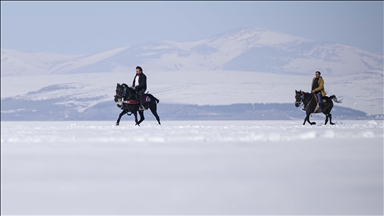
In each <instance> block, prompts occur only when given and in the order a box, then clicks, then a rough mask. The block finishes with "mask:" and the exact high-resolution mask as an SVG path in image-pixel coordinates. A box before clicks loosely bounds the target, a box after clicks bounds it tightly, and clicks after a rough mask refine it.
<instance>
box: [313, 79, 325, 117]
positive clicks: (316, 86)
mask: <svg viewBox="0 0 384 216" xmlns="http://www.w3.org/2000/svg"><path fill="white" fill-rule="evenodd" d="M320 75H321V73H320V71H316V72H315V77H313V79H312V93H314V94H315V95H316V96H317V101H318V103H319V107H320V112H321V109H322V108H323V101H322V100H323V97H324V96H325V95H326V94H325V91H324V80H323V77H321V76H320Z"/></svg>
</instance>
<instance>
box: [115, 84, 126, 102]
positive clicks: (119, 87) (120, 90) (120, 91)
mask: <svg viewBox="0 0 384 216" xmlns="http://www.w3.org/2000/svg"><path fill="white" fill-rule="evenodd" d="M124 96H125V94H124V86H123V85H120V84H119V83H117V85H116V94H115V96H114V97H115V98H114V101H115V102H120V101H122V99H123V98H124Z"/></svg>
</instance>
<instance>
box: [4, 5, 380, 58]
mask: <svg viewBox="0 0 384 216" xmlns="http://www.w3.org/2000/svg"><path fill="white" fill-rule="evenodd" d="M243 27H258V28H263V29H267V30H273V31H279V32H282V33H286V34H291V35H294V36H299V37H303V38H307V39H313V40H316V41H321V42H330V43H340V44H345V45H350V46H354V47H357V48H360V49H363V50H366V51H369V52H373V53H378V54H383V2H382V1H381V2H379V1H376V2H362V1H361V2H356V1H352V2H347V1H340V2H323V1H316V2H314V1H308V2H301V1H297V2H285V1H282V2H278V1H273V2H261V1H245V2H235V1H233V2H231V1H222V2H220V1H212V2H199V1H180V2H173V1H172V2H166V1H163V2H161V1H159V2H157V1H156V2H151V1H145V2H132V1H117V2H100V1H95V2H91V1H84V2H76V1H64V2H56V1H55V2H53V1H52V2H11V1H7V2H4V1H1V48H5V49H16V50H19V51H24V52H50V53H61V54H93V53H97V52H102V51H106V50H109V49H114V48H119V47H125V46H133V45H139V44H144V43H146V42H152V41H162V40H173V41H194V40H199V39H204V38H208V37H212V36H215V35H218V34H222V33H225V32H226V31H232V30H235V29H239V28H243Z"/></svg>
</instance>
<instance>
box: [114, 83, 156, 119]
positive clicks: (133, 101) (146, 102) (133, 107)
mask: <svg viewBox="0 0 384 216" xmlns="http://www.w3.org/2000/svg"><path fill="white" fill-rule="evenodd" d="M114 101H115V102H116V103H117V102H120V101H122V102H123V103H122V104H121V105H120V104H117V107H119V108H121V109H122V110H123V111H122V112H121V113H120V115H119V118H118V119H117V122H116V125H119V123H120V119H121V117H122V116H123V115H125V114H128V115H130V114H129V113H128V112H130V113H132V114H133V115H134V116H135V122H136V125H138V126H140V123H141V122H142V121H144V119H145V118H144V110H139V98H138V95H137V93H136V91H135V90H134V89H132V88H131V87H129V86H128V85H127V84H125V83H123V84H121V85H120V84H119V83H117V86H116V95H115V99H114ZM157 103H159V99H157V98H156V97H155V96H153V95H151V94H144V95H143V106H144V108H145V110H147V109H148V108H149V109H150V110H151V112H152V114H153V115H154V116H155V117H156V120H157V122H158V123H159V124H160V117H159V115H157ZM137 112H139V115H140V120H139V121H138V120H137Z"/></svg>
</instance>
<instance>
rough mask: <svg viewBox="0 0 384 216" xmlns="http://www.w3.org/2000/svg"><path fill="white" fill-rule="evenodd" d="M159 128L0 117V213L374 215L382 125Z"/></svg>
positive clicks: (378, 202)
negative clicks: (13, 119)
mask: <svg viewBox="0 0 384 216" xmlns="http://www.w3.org/2000/svg"><path fill="white" fill-rule="evenodd" d="M321 122H322V121H321ZM318 123H320V122H318ZM162 124H163V125H161V126H160V125H157V124H156V123H155V122H154V121H144V122H143V123H142V124H141V126H140V127H137V126H134V122H133V120H132V119H130V120H122V122H121V125H120V126H118V127H116V126H115V125H114V122H96V121H88V122H79V121H78V122H66V121H63V122H48V121H46V122H4V121H3V122H1V207H2V209H1V213H2V215H10V214H20V215H21V214H28V215H32V214H36V215H42V214H51V215H59V214H61V215H64V214H67V215H75V214H76V215H85V214H104V215H106V214H110V215H112V214H113V215H118V214H153V215H155V214H157V215H159V214H184V215H185V214H206V215H208V214H238V215H240V214H293V215H298V214H306V215H315V214H316V215H330V214H331V215H348V214H357V215H368V214H376V215H382V214H383V121H343V122H337V125H335V126H330V125H326V126H324V125H321V126H311V125H305V126H303V125H302V121H170V122H169V121H164V122H162Z"/></svg>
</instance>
